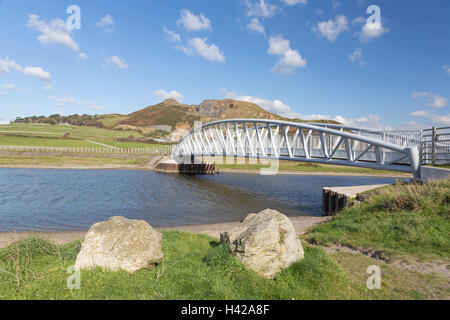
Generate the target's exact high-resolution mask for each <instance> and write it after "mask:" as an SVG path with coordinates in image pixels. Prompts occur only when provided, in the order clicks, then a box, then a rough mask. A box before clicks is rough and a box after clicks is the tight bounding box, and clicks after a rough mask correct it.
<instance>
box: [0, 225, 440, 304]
mask: <svg viewBox="0 0 450 320" xmlns="http://www.w3.org/2000/svg"><path fill="white" fill-rule="evenodd" d="M80 245H81V240H80V241H76V242H72V243H70V244H66V245H62V246H56V245H53V244H50V243H48V242H46V241H44V240H40V239H37V238H28V239H25V240H22V241H20V242H17V243H14V244H11V245H10V246H9V247H7V248H4V249H0V299H229V300H233V299H284V300H292V299H296V300H297V299H417V298H419V299H423V298H441V299H442V298H445V297H446V294H447V293H448V292H446V291H445V283H446V279H445V278H443V277H440V276H438V275H422V274H419V273H417V272H412V271H405V270H402V269H398V268H395V267H392V266H389V265H387V264H383V263H381V262H379V261H378V262H377V261H375V262H374V261H372V260H373V259H369V258H367V257H360V256H356V255H348V254H339V255H334V256H332V255H330V254H328V253H327V252H326V251H325V250H323V249H321V248H317V247H311V246H308V245H307V244H306V243H304V245H305V258H304V259H303V260H301V261H299V262H297V263H294V264H293V265H292V266H290V267H289V268H287V269H285V270H284V271H282V272H281V273H279V274H278V275H277V276H276V278H275V279H274V280H268V279H264V278H262V277H260V276H259V275H257V274H256V273H255V272H253V271H251V270H248V269H246V268H245V267H244V266H243V265H242V264H241V263H240V262H238V261H237V260H236V259H235V257H234V256H233V255H232V254H231V252H230V251H229V249H228V248H227V247H224V246H220V245H218V243H217V242H216V239H213V238H211V237H209V236H205V235H194V234H190V233H181V232H176V231H172V232H163V251H164V259H163V262H162V263H161V264H159V265H158V266H156V268H153V269H151V270H141V271H139V272H136V273H131V274H130V273H127V272H124V271H118V272H113V271H106V270H105V271H103V270H101V269H99V268H98V269H96V270H92V271H82V272H81V286H80V289H79V290H69V289H68V288H67V286H66V283H67V278H68V276H69V274H67V268H68V267H70V266H71V265H73V263H74V261H75V258H76V256H77V253H78V252H79V250H80ZM373 264H376V265H380V268H382V272H383V282H382V286H383V287H382V289H381V290H373V291H371V290H369V289H367V287H366V279H367V274H366V273H365V272H366V269H367V267H368V266H369V265H373ZM443 288H444V289H443Z"/></svg>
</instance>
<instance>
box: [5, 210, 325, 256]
mask: <svg viewBox="0 0 450 320" xmlns="http://www.w3.org/2000/svg"><path fill="white" fill-rule="evenodd" d="M290 219H291V221H292V223H293V225H294V228H295V231H296V232H297V234H298V235H302V234H304V233H305V232H306V231H307V230H308V229H309V228H311V227H313V226H315V225H317V224H319V223H322V222H325V221H328V220H329V219H330V217H291V218H290ZM239 223H240V222H227V223H216V224H205V225H192V226H179V227H170V228H157V229H158V230H160V231H171V230H178V231H185V232H192V233H197V234H207V235H209V236H212V237H214V238H219V236H220V233H221V232H224V231H227V230H230V229H232V228H234V227H236V226H238V225H239ZM85 234H86V231H50V232H0V248H4V247H6V246H8V245H9V244H11V243H13V242H16V241H19V240H20V239H23V238H26V237H28V236H30V235H34V236H37V237H39V238H42V239H46V240H49V241H51V242H53V243H55V244H65V243H69V242H72V241H75V240H78V239H81V238H83V237H84V235H85Z"/></svg>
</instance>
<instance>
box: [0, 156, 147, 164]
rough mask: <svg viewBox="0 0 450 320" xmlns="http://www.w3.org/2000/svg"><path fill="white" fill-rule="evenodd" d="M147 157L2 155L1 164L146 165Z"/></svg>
mask: <svg viewBox="0 0 450 320" xmlns="http://www.w3.org/2000/svg"><path fill="white" fill-rule="evenodd" d="M147 162H148V159H147V158H144V157H140V158H118V157H117V158H115V157H107V156H102V155H98V156H95V157H77V156H71V157H63V156H55V157H52V156H38V157H36V156H34V157H28V156H0V165H5V166H7V165H28V166H41V165H42V166H55V167H58V166H70V165H76V166H98V165H145V164H146V163H147Z"/></svg>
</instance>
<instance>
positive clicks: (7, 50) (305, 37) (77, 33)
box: [0, 0, 450, 128]
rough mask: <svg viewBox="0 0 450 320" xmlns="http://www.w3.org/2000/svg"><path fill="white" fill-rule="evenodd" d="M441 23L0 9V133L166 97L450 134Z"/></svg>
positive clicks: (417, 16) (155, 2) (361, 1)
mask: <svg viewBox="0 0 450 320" xmlns="http://www.w3.org/2000/svg"><path fill="white" fill-rule="evenodd" d="M71 5H76V6H78V7H79V8H80V13H81V17H80V20H79V21H80V23H81V24H80V25H79V27H80V28H73V27H74V26H75V27H77V24H76V23H77V21H78V19H70V17H71V15H72V14H73V13H74V12H76V11H73V10H69V13H68V12H67V11H68V7H69V6H71ZM370 5H377V6H378V7H379V8H380V16H381V21H379V20H377V19H376V20H371V19H369V20H368V18H369V17H370V16H371V14H370V13H367V9H368V7H369V6H370ZM68 20H69V21H68ZM449 21H450V1H448V0H433V1H423V0H421V1H419V0H417V1H411V0H396V1H392V0H385V1H379V0H371V1H370V2H369V1H366V0H345V1H344V0H314V1H313V0H195V1H192V0H191V1H187V0H180V1H162V0H161V1H159V0H152V1H144V0H134V1H103V0H96V1H84V0H79V1H73V0H72V1H63V0H58V1H56V0H53V1H50V0H49V1H44V0H40V1H32V0H0V122H7V121H9V120H11V119H14V118H15V117H16V116H29V115H50V114H54V113H60V114H72V113H79V114H82V113H88V114H102V113H129V112H132V111H135V110H137V109H140V108H142V107H145V106H148V105H151V104H155V103H157V102H159V101H162V100H163V99H166V98H169V97H171V98H175V99H177V100H179V101H181V102H184V103H187V104H198V103H200V102H201V101H202V100H204V99H219V98H220V99H221V98H233V99H241V100H247V101H251V102H255V103H258V104H260V105H261V106H262V107H264V108H266V109H268V110H270V111H273V112H276V113H279V114H281V115H285V116H290V117H299V118H303V119H318V118H330V119H336V120H339V121H342V122H344V123H346V124H349V125H356V126H363V127H410V128H415V127H420V126H431V125H450V107H449V99H450V41H449V38H450V23H449ZM374 25H375V26H376V28H373V26H374Z"/></svg>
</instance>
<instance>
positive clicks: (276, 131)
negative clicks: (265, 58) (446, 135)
mask: <svg viewBox="0 0 450 320" xmlns="http://www.w3.org/2000/svg"><path fill="white" fill-rule="evenodd" d="M420 139H421V136H420V132H419V131H401V132H400V131H385V132H380V131H374V130H366V129H361V128H353V127H346V126H340V125H334V124H321V123H302V122H288V121H278V120H262V119H233V120H223V121H216V122H211V123H207V124H203V125H201V126H198V127H196V128H195V129H194V130H192V131H191V132H189V133H188V134H187V135H185V136H184V137H183V139H182V140H181V141H180V142H179V143H178V145H177V146H176V147H175V149H174V151H173V154H172V155H173V157H174V159H175V160H176V161H178V162H189V161H190V159H191V158H192V157H202V156H207V157H217V156H220V157H246V158H259V159H272V160H291V161H301V162H314V163H325V164H333V165H345V166H354V167H363V168H371V169H381V170H391V171H400V172H410V173H413V174H414V177H415V178H416V179H420V167H421V152H420Z"/></svg>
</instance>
